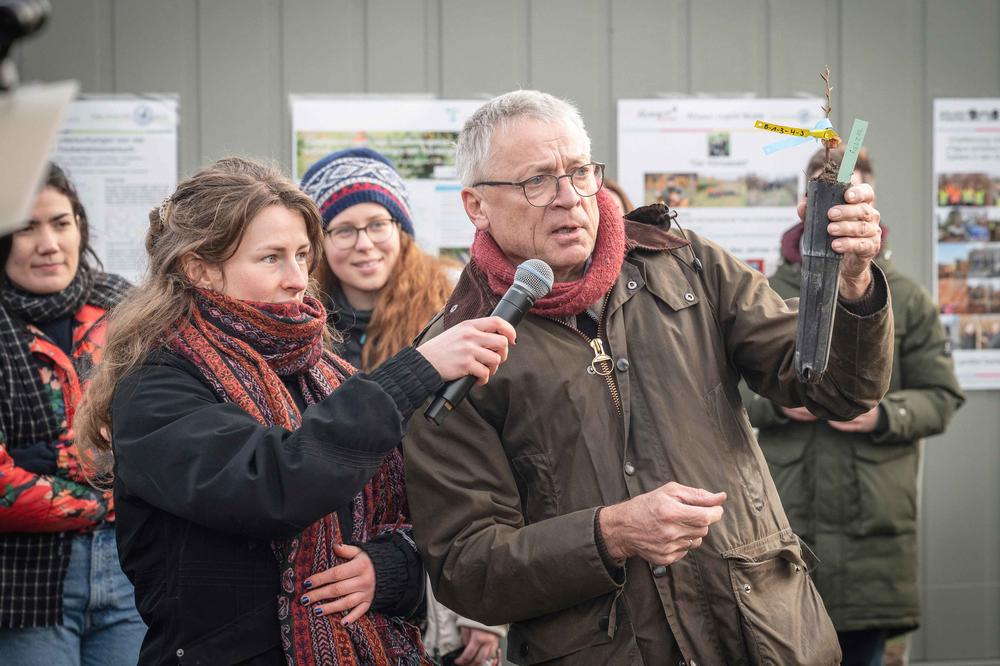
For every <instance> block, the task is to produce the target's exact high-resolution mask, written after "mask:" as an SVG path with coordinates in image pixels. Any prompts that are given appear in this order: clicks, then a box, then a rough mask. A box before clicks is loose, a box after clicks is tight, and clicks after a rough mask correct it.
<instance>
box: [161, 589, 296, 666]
mask: <svg viewBox="0 0 1000 666" xmlns="http://www.w3.org/2000/svg"><path fill="white" fill-rule="evenodd" d="M276 619H277V609H276V608H275V604H274V601H268V602H266V603H263V604H261V605H260V606H258V607H257V608H255V609H253V610H252V611H250V612H249V613H247V614H245V615H242V616H241V617H238V618H237V619H235V620H233V621H232V622H230V623H228V624H225V625H223V626H221V627H219V628H218V629H216V630H214V631H212V632H211V633H209V634H207V635H205V636H202V637H201V638H199V639H198V640H197V641H196V642H194V643H192V644H191V645H190V646H185V647H184V651H183V652H180V651H178V657H181V655H183V657H181V659H180V661H181V663H182V664H213V665H218V666H223V665H224V664H238V663H241V662H244V661H247V660H249V659H251V658H253V657H255V656H256V655H259V654H261V653H264V652H267V651H268V650H271V649H273V648H276V647H278V646H279V645H281V639H280V637H279V635H278V623H277V622H276Z"/></svg>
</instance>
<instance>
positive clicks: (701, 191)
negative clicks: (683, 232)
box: [618, 99, 821, 275]
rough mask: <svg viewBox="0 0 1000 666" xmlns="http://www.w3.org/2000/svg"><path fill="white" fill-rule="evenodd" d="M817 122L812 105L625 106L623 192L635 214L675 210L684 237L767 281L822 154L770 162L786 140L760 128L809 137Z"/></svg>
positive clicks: (803, 152)
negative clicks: (726, 254) (773, 125)
mask: <svg viewBox="0 0 1000 666" xmlns="http://www.w3.org/2000/svg"><path fill="white" fill-rule="evenodd" d="M820 117H821V111H820V102H819V100H816V99H659V100H656V99H653V100H650V99H635V100H619V102H618V175H619V182H620V183H621V185H622V187H623V188H624V189H625V191H626V192H628V193H629V195H630V196H631V198H632V199H633V202H634V203H635V204H636V205H637V206H638V205H646V204H652V203H657V202H663V203H665V204H667V205H668V206H670V207H671V208H676V209H678V212H679V217H678V220H679V222H680V223H681V225H682V226H684V227H685V228H686V229H691V230H692V231H696V232H698V233H701V234H703V235H705V236H707V237H709V238H711V239H712V240H714V241H715V242H717V243H719V244H720V245H722V246H723V247H724V248H726V249H727V250H729V251H730V252H732V253H733V254H734V255H736V256H737V257H739V258H740V259H742V260H743V261H744V262H746V263H747V264H748V265H750V266H752V267H753V268H755V269H757V270H759V271H761V272H762V273H765V274H767V275H770V274H771V273H773V272H774V270H775V269H776V268H777V266H778V261H779V249H780V246H781V236H782V234H783V233H784V232H785V231H786V230H787V229H788V228H789V227H791V226H793V225H794V224H796V222H797V221H798V218H797V216H796V214H795V204H796V203H797V202H798V198H799V192H800V191H801V189H802V188H803V187H804V182H805V176H804V170H805V166H806V163H807V162H808V161H809V158H810V157H811V156H812V154H813V152H814V151H815V150H816V149H817V147H818V144H817V143H816V142H815V141H812V140H809V141H806V142H805V143H803V144H802V145H798V146H794V147H791V148H789V149H787V150H782V151H779V152H775V153H772V154H766V153H765V152H764V147H765V146H767V145H769V144H771V143H774V142H775V141H778V140H780V139H781V137H780V136H778V135H776V134H772V133H769V132H764V131H761V130H759V129H756V128H755V127H754V122H755V121H756V120H761V119H767V120H769V121H774V122H780V123H785V124H787V125H792V126H796V127H812V126H813V125H814V124H815V123H816V122H817V121H818V120H819V119H820Z"/></svg>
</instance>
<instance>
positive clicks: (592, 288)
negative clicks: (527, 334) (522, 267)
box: [472, 190, 625, 317]
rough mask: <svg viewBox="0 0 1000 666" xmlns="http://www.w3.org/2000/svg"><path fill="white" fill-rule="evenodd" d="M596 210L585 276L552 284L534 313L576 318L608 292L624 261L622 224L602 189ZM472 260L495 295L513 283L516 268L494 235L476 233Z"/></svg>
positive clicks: (533, 309) (615, 207) (537, 303)
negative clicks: (594, 230) (591, 245)
mask: <svg viewBox="0 0 1000 666" xmlns="http://www.w3.org/2000/svg"><path fill="white" fill-rule="evenodd" d="M597 209H598V211H599V213H600V224H599V225H598V227H597V240H596V241H595V243H594V251H593V254H591V255H590V266H589V267H588V268H587V271H586V273H584V275H583V277H581V278H580V279H578V280H573V281H572V282H557V283H555V285H553V287H552V291H551V292H549V294H548V295H547V296H545V297H544V298H540V299H538V300H537V301H535V305H534V307H532V308H531V311H532V312H533V313H535V314H538V315H542V316H545V317H569V316H572V315H577V314H580V313H581V312H583V311H584V310H586V309H587V308H588V307H590V306H591V305H593V304H594V303H596V302H597V301H599V300H600V299H601V298H603V297H604V295H605V294H607V293H608V292H609V291H611V287H612V286H613V285H614V283H615V280H617V279H618V275H619V273H621V270H622V261H624V259H625V222H624V220H623V219H622V216H621V214H620V213H619V211H618V207H617V206H616V205H615V203H614V201H613V200H612V199H611V197H610V196H609V195H608V193H607V192H605V191H604V190H601V191H599V192H598V193H597ZM472 261H473V262H475V264H476V267H477V268H479V269H480V270H481V271H483V273H485V274H486V277H487V279H488V280H489V285H490V290H491V291H493V293H494V294H496V295H497V296H503V295H504V294H505V293H506V292H507V289H508V288H509V287H510V285H511V284H512V283H513V282H514V272H515V270H516V268H515V267H514V265H513V264H512V263H511V262H510V260H509V259H508V258H507V257H506V255H505V254H504V253H503V250H501V249H500V246H499V245H497V242H496V241H495V240H494V239H493V236H491V235H489V234H488V233H486V232H484V231H477V232H476V238H475V240H474V241H473V243H472Z"/></svg>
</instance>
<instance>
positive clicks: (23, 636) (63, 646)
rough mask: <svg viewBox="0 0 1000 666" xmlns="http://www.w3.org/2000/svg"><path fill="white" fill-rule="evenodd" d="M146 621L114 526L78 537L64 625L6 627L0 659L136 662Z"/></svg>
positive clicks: (0, 635)
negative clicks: (125, 569) (120, 558)
mask: <svg viewBox="0 0 1000 666" xmlns="http://www.w3.org/2000/svg"><path fill="white" fill-rule="evenodd" d="M145 635H146V625H145V624H143V622H142V618H140V617H139V613H138V612H137V611H136V609H135V595H134V594H133V592H132V584H131V583H130V582H129V581H128V578H126V577H125V574H124V573H122V570H121V566H120V565H119V564H118V548H117V546H116V544H115V530H114V526H109V525H105V526H103V527H101V528H100V529H98V530H97V531H95V532H93V533H91V534H78V535H76V536H74V537H73V545H72V551H71V554H70V558H69V570H68V571H67V572H66V582H65V584H64V589H63V624H62V625H61V626H55V627H31V628H27V629H0V663H3V664H17V665H18V666H126V665H127V666H135V663H136V662H137V661H138V660H139V646H140V645H142V639H143V636H145Z"/></svg>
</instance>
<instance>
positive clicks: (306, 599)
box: [299, 595, 309, 604]
mask: <svg viewBox="0 0 1000 666" xmlns="http://www.w3.org/2000/svg"><path fill="white" fill-rule="evenodd" d="M299 601H301V602H302V603H304V604H307V603H309V597H307V596H305V595H302V598H301V599H299Z"/></svg>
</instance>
